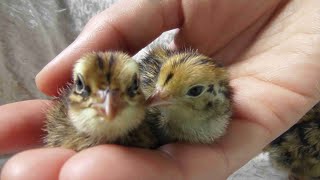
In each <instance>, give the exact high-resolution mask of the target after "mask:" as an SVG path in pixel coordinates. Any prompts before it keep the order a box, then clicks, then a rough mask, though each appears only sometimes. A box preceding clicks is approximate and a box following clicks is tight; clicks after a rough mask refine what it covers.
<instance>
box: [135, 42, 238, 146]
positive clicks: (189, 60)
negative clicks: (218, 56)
mask: <svg viewBox="0 0 320 180" xmlns="http://www.w3.org/2000/svg"><path fill="white" fill-rule="evenodd" d="M139 65H140V72H141V84H142V89H143V91H144V93H145V95H146V97H148V99H147V104H148V105H149V106H150V107H152V108H149V110H148V120H149V121H151V122H152V123H151V125H153V129H155V131H156V132H157V133H156V134H157V136H158V138H159V139H160V144H167V143H171V142H177V141H179V142H188V143H203V144H209V143H212V142H214V141H215V140H216V139H217V138H219V137H221V136H222V135H224V134H225V132H226V128H227V125H228V124H229V121H230V117H231V114H232V109H231V96H232V91H231V88H230V86H229V75H228V72H227V71H226V69H225V68H222V67H219V66H217V64H216V63H215V62H214V60H213V59H211V58H209V57H207V56H204V55H202V54H199V53H197V52H195V51H193V50H184V51H172V50H169V49H166V48H162V47H157V48H154V49H153V50H151V52H149V53H148V55H147V56H146V57H145V58H144V59H142V60H141V62H140V63H139Z"/></svg>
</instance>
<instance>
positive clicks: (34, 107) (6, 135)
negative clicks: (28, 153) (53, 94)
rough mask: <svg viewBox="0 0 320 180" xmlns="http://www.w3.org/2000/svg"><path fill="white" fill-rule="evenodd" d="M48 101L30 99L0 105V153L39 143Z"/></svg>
mask: <svg viewBox="0 0 320 180" xmlns="http://www.w3.org/2000/svg"><path fill="white" fill-rule="evenodd" d="M49 102H50V101H46V100H30V101H23V102H17V103H12V104H7V105H3V106H0V114H1V116H0V124H1V126H0V154H7V153H12V152H16V151H19V150H22V149H27V148H31V147H35V146H39V145H40V144H41V135H42V130H41V128H42V127H43V120H44V119H45V116H44V112H45V108H46V107H47V106H48V103H49Z"/></svg>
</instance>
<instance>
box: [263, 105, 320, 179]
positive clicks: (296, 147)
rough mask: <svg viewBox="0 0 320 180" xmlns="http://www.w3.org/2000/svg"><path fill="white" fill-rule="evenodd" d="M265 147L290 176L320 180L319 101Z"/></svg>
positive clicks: (273, 160)
mask: <svg viewBox="0 0 320 180" xmlns="http://www.w3.org/2000/svg"><path fill="white" fill-rule="evenodd" d="M264 150H265V151H267V152H269V156H270V159H271V162H272V164H273V165H274V166H275V167H277V168H279V169H281V170H285V171H287V172H288V173H289V179H300V180H307V179H320V103H318V104H317V105H315V106H314V107H313V108H312V109H311V110H310V111H309V112H308V113H307V114H306V115H305V116H303V117H302V119H301V120H300V121H299V122H298V123H297V124H295V125H294V126H292V127H291V128H290V129H289V130H287V131H286V132H285V133H284V134H282V135H281V136H279V137H278V138H277V139H275V140H274V141H272V142H271V143H270V144H269V145H268V146H267V147H266V148H265V149H264Z"/></svg>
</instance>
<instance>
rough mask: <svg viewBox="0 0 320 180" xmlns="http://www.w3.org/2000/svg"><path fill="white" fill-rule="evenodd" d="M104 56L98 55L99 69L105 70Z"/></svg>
mask: <svg viewBox="0 0 320 180" xmlns="http://www.w3.org/2000/svg"><path fill="white" fill-rule="evenodd" d="M102 56H103V54H101V53H98V54H97V63H98V67H99V69H101V70H103V57H102Z"/></svg>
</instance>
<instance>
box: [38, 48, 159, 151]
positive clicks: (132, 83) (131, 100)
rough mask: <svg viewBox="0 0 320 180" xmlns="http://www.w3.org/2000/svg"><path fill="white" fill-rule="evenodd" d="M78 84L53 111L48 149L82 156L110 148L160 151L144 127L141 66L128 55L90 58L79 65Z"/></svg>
mask: <svg viewBox="0 0 320 180" xmlns="http://www.w3.org/2000/svg"><path fill="white" fill-rule="evenodd" d="M73 81H74V83H73V84H72V85H70V86H69V87H68V88H66V89H64V90H62V93H61V96H60V97H59V98H57V99H56V101H55V102H54V105H53V106H52V107H51V108H50V109H49V111H48V112H47V122H46V126H45V131H46V132H47V136H46V137H45V139H44V141H45V143H46V145H47V146H48V147H57V146H58V147H60V146H62V147H65V148H70V149H73V150H76V151H80V150H82V149H84V148H88V147H91V146H94V145H98V144H106V143H114V144H120V145H127V146H135V147H144V148H153V147H155V145H156V139H155V137H154V136H153V134H152V133H151V131H150V129H149V127H148V126H147V125H146V123H144V118H145V97H144V94H143V92H142V91H141V88H140V86H139V82H140V81H139V68H138V64H137V63H136V62H135V61H134V60H132V59H131V58H130V57H129V56H128V55H126V54H124V53H120V52H104V53H102V52H100V53H90V54H87V55H85V56H83V57H82V58H81V59H80V60H78V62H77V63H76V64H75V66H74V69H73Z"/></svg>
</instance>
